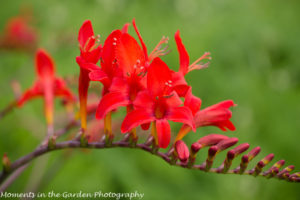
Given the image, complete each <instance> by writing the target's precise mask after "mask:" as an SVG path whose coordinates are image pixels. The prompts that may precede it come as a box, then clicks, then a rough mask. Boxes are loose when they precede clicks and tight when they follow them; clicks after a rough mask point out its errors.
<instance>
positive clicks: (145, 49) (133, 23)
mask: <svg viewBox="0 0 300 200" xmlns="http://www.w3.org/2000/svg"><path fill="white" fill-rule="evenodd" d="M132 25H133V27H134V30H135V32H136V34H137V36H138V37H139V40H140V42H141V45H142V48H143V51H144V55H145V59H146V61H148V53H147V47H146V45H145V43H144V41H143V38H142V36H141V34H140V31H139V30H138V28H137V26H136V24H135V19H133V20H132Z"/></svg>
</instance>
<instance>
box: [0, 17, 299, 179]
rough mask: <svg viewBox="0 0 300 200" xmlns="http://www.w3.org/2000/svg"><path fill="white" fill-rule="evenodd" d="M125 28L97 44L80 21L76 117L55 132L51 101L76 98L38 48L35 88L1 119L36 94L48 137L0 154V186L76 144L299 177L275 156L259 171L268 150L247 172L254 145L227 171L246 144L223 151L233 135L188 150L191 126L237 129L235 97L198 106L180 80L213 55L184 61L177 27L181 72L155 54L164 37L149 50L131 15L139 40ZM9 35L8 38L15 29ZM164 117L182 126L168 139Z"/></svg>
mask: <svg viewBox="0 0 300 200" xmlns="http://www.w3.org/2000/svg"><path fill="white" fill-rule="evenodd" d="M129 26H130V24H125V25H124V26H123V28H122V29H118V30H114V31H112V32H111V33H110V34H109V36H108V37H107V38H106V40H105V41H104V43H103V45H101V42H100V36H99V35H98V36H96V35H95V34H94V30H93V27H92V23H91V21H89V20H87V21H85V22H84V23H83V25H82V26H81V28H80V30H79V34H78V42H79V49H80V55H79V56H77V57H76V62H77V64H78V65H79V67H80V74H79V78H78V92H79V106H80V108H79V109H80V110H79V113H78V114H77V115H72V119H71V120H70V121H71V122H70V124H68V125H67V126H66V127H65V128H63V130H61V131H59V130H56V131H54V122H53V121H54V98H55V97H61V98H63V100H64V101H63V102H64V103H65V105H71V106H73V105H76V104H74V103H75V102H76V100H77V98H76V97H75V96H74V95H73V94H72V93H71V91H70V90H69V88H68V87H67V86H66V83H65V81H64V80H63V79H62V78H60V77H57V76H56V74H55V65H54V61H53V60H52V58H51V56H50V55H49V54H48V53H47V52H46V51H45V50H43V49H39V50H38V51H37V52H36V58H35V66H36V68H35V69H36V74H37V79H36V80H35V82H34V83H33V86H32V87H31V88H29V89H27V90H25V92H24V93H23V94H22V95H16V96H18V99H17V101H16V102H13V103H12V104H11V105H9V106H8V107H7V109H4V111H1V112H0V118H1V117H2V116H4V115H5V114H6V113H8V111H10V110H12V108H13V107H14V106H16V105H17V106H19V107H21V106H22V105H23V104H24V103H26V102H27V101H29V100H31V99H33V98H36V97H42V98H43V99H44V110H45V117H46V121H47V126H48V134H47V136H46V138H45V140H44V141H43V142H42V143H41V146H39V147H38V148H37V149H36V150H35V151H34V152H32V153H30V154H28V155H26V156H24V157H22V158H20V159H19V160H17V161H15V162H13V163H11V162H10V159H9V158H8V156H7V155H6V154H4V156H3V158H2V164H3V171H2V172H1V173H0V183H1V182H3V181H4V180H5V178H6V177H7V176H8V175H9V174H10V173H12V172H13V171H15V170H17V169H19V168H20V167H21V166H23V167H24V166H25V164H27V163H28V162H30V161H31V160H32V159H33V158H35V157H37V156H40V155H42V154H44V153H47V152H49V151H52V150H57V149H64V148H79V147H80V148H82V147H86V148H99V149H102V148H111V147H130V148H132V147H134V148H137V149H142V150H145V151H148V152H151V153H152V154H154V155H156V156H159V157H161V158H163V159H164V160H165V161H166V162H168V163H169V164H173V165H176V166H180V167H184V168H192V169H198V170H202V171H206V172H213V173H231V174H233V173H234V174H248V175H252V176H258V175H261V176H264V177H267V178H272V177H276V178H278V179H282V180H287V181H290V182H300V173H299V172H296V173H291V171H292V170H293V169H294V166H293V165H289V166H287V167H285V168H284V169H283V170H281V171H280V169H281V168H282V167H283V165H284V164H285V161H284V160H279V161H277V162H276V163H275V164H273V166H272V167H271V168H269V169H268V170H266V171H263V168H264V167H265V166H266V165H267V164H269V163H270V162H271V161H272V160H273V158H274V154H268V155H267V156H266V157H264V158H263V159H261V160H260V161H259V162H258V163H257V164H256V165H255V167H254V168H252V169H249V170H247V167H248V165H249V164H250V162H251V161H252V160H253V158H254V157H256V156H257V155H258V154H259V153H260V151H261V148H260V147H255V148H253V149H252V150H250V151H249V152H248V153H247V154H244V155H243V156H242V158H241V161H240V164H239V165H238V166H237V167H235V168H233V169H230V168H231V167H232V163H233V160H234V159H235V158H236V157H238V156H239V155H242V154H243V153H244V152H246V151H247V150H248V149H249V147H250V145H249V144H248V143H243V144H240V145H238V146H236V147H235V148H233V149H231V150H229V148H231V147H232V146H234V145H235V144H236V143H237V142H238V139H237V138H230V137H228V136H226V135H220V134H209V135H205V136H202V137H200V139H199V140H198V141H196V142H194V143H192V145H191V147H190V148H189V147H188V146H187V145H186V144H185V142H184V141H183V140H182V139H183V137H184V136H185V135H186V134H187V133H189V132H190V131H196V129H197V128H199V127H203V126H215V127H218V128H219V129H220V130H222V131H227V130H230V131H234V130H235V126H234V125H233V123H232V122H231V121H230V119H231V115H232V113H231V111H230V108H231V107H233V106H235V104H234V102H233V101H232V100H226V101H222V102H220V103H217V104H215V105H212V106H209V107H207V108H201V103H202V102H201V99H200V98H198V97H196V96H195V95H194V94H193V92H192V86H190V85H189V84H188V83H187V81H186V80H185V75H186V74H187V73H189V72H191V71H193V70H196V69H197V70H200V69H204V68H206V67H208V65H209V61H208V60H210V59H211V57H210V53H204V54H203V55H202V56H201V57H200V58H199V59H197V60H196V61H195V62H193V63H192V64H190V60H189V54H188V53H187V50H186V48H185V46H184V45H183V43H182V40H181V37H180V32H179V31H177V32H176V33H175V42H176V45H177V50H178V54H179V70H178V71H173V70H171V69H170V68H169V66H168V65H167V63H166V62H164V61H163V60H162V59H161V58H160V57H162V56H163V55H165V54H167V53H168V52H169V51H168V45H167V43H168V38H166V37H162V39H161V40H160V41H159V42H158V44H157V45H156V47H155V48H154V50H153V51H152V52H151V53H150V54H148V50H147V47H146V44H145V43H144V41H143V39H142V37H141V34H140V32H139V30H138V28H137V26H136V23H135V20H133V21H132V26H133V28H134V30H135V33H136V35H137V37H138V41H137V40H136V39H135V37H134V36H132V35H130V34H129V33H128V28H129ZM12 27H14V26H12ZM16 27H17V28H16V30H18V27H23V25H20V26H19V25H18V26H16ZM23 28H24V27H23ZM13 30H14V28H13ZM26 31H28V30H27V29H26V28H24V29H22V30H21V32H22V34H23V35H24V36H26V35H27V34H28V33H29V32H30V31H29V32H26ZM17 32H18V31H17ZM22 34H21V35H22ZM8 35H9V36H12V35H14V32H11V33H10V34H8ZM26 38H27V36H26V37H25V38H23V39H25V40H26ZM76 81H77V80H76ZM90 81H96V84H97V82H99V83H101V85H102V86H103V87H102V92H101V96H102V97H101V98H100V100H99V99H98V98H99V97H98V96H97V95H95V94H94V96H91V95H88V90H89V84H90ZM88 97H89V103H88ZM91 100H93V101H91ZM95 100H96V103H95ZM98 100H99V103H98ZM91 102H92V103H91ZM71 106H66V107H67V108H69V107H71ZM120 107H126V110H127V113H126V116H125V117H124V119H123V120H121V121H120V127H121V128H120V129H121V132H122V133H123V134H125V135H124V137H122V139H121V140H120V141H114V132H115V127H116V125H117V124H118V123H114V126H115V127H112V123H111V117H112V114H113V113H115V112H117V110H118V109H119V108H120ZM70 113H71V112H70ZM94 113H95V114H96V117H94V118H96V119H98V120H93V121H91V122H90V123H89V127H88V126H87V125H88V124H87V116H90V115H91V114H94ZM75 116H76V117H75ZM77 117H78V118H80V121H81V130H80V132H79V134H78V135H77V136H76V137H74V138H72V139H71V140H67V141H64V142H57V141H56V140H57V138H58V137H59V136H60V135H62V134H64V133H66V132H67V131H68V130H69V129H70V128H71V127H75V126H76V125H77V123H76V122H77V121H79V120H78V118H77ZM102 120H103V121H102ZM170 121H173V122H178V123H181V124H182V126H181V128H180V130H179V132H178V133H177V134H176V135H174V137H173V138H174V140H172V135H171V126H170V124H169V122H170ZM139 126H141V128H142V129H143V130H148V129H151V130H150V132H151V134H149V137H148V138H147V140H146V142H144V143H140V142H138V138H139V135H138V134H137V131H136V128H137V127H139ZM150 127H151V128H150ZM113 128H114V129H113ZM102 133H104V137H102ZM170 144H171V145H170ZM167 147H170V148H169V150H168V151H166V152H165V153H163V152H161V151H159V148H167ZM206 147H208V154H207V157H206V160H205V161H204V162H203V163H202V164H196V157H197V155H199V153H198V152H199V151H200V150H201V151H203V150H202V149H204V148H206ZM226 150H228V151H227V154H226V157H225V160H224V161H223V162H222V164H221V165H220V166H219V167H217V168H213V164H214V160H215V158H216V156H217V155H218V154H219V153H220V152H222V151H226Z"/></svg>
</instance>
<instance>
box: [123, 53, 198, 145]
mask: <svg viewBox="0 0 300 200" xmlns="http://www.w3.org/2000/svg"><path fill="white" fill-rule="evenodd" d="M171 79H172V72H171V70H170V69H169V67H168V66H167V65H166V64H165V63H164V62H163V61H162V60H161V59H160V58H155V59H154V60H153V62H152V63H151V64H150V66H149V68H148V76H147V90H144V91H142V92H140V93H138V95H137V97H136V99H135V101H134V107H135V109H134V110H133V111H132V112H130V113H128V114H127V116H126V117H125V119H124V121H123V123H122V127H121V131H122V133H126V132H128V131H130V130H131V129H133V128H135V127H137V126H139V125H142V124H147V123H150V122H154V125H155V127H154V130H155V133H156V134H155V135H154V137H155V138H156V142H157V144H158V145H159V146H160V147H161V148H166V147H167V146H168V145H169V142H170V138H171V129H170V125H169V123H168V120H171V121H174V122H181V123H184V124H187V125H188V126H190V127H192V128H193V129H194V128H195V124H194V121H193V114H192V112H191V110H190V109H189V108H188V107H186V106H182V107H180V105H181V104H182V101H181V100H180V98H179V97H178V95H177V94H176V92H174V91H173V90H172V81H171Z"/></svg>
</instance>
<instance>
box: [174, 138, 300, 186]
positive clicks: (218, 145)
mask: <svg viewBox="0 0 300 200" xmlns="http://www.w3.org/2000/svg"><path fill="white" fill-rule="evenodd" d="M237 142H238V139H237V138H229V137H227V136H224V135H219V134H210V135H207V136H204V137H202V138H200V139H199V140H198V141H197V142H195V143H193V144H192V145H191V148H190V149H189V148H188V146H187V145H186V144H185V143H184V142H183V141H182V140H178V141H176V143H175V145H174V152H173V153H172V154H171V156H172V160H173V161H176V160H178V159H179V160H180V162H179V163H177V164H178V165H181V166H185V167H189V168H197V169H200V170H202V171H207V172H208V171H210V172H216V173H235V174H249V175H253V176H258V175H261V176H264V177H267V178H272V177H276V178H278V179H283V180H287V181H290V182H300V172H296V173H293V174H290V172H291V171H292V170H293V169H294V166H293V165H290V166H287V167H285V168H284V169H283V170H281V171H280V169H281V168H282V167H283V165H284V164H285V161H284V160H279V161H278V162H276V163H275V164H274V165H272V166H271V167H270V168H269V169H268V170H266V171H263V168H264V167H265V166H266V165H267V164H269V163H270V162H271V161H272V160H273V158H274V154H269V155H267V156H266V157H264V158H263V159H261V160H260V161H259V162H258V163H257V164H256V165H255V167H254V168H253V169H250V170H246V169H247V167H248V164H249V163H250V162H251V161H252V160H253V159H254V158H255V157H256V156H257V155H258V154H259V153H260V151H261V148H260V147H255V148H253V149H252V150H251V151H249V153H247V154H245V155H243V156H242V158H241V162H240V164H239V166H238V167H236V168H234V169H232V170H230V167H231V165H232V161H233V160H234V159H235V158H237V157H238V156H239V155H241V154H243V153H244V152H245V151H247V150H248V149H249V147H250V145H249V144H248V143H243V144H240V145H238V146H237V147H235V148H233V149H231V150H229V151H228V152H227V154H226V158H225V160H224V161H223V163H222V164H221V165H220V166H219V167H217V168H212V166H213V163H214V160H215V158H216V156H217V154H218V153H220V152H222V151H224V150H226V149H228V148H230V147H232V146H234V145H235V144H236V143H237ZM204 147H209V149H208V155H207V158H206V160H205V161H204V163H202V164H201V165H196V164H195V160H196V156H197V153H198V152H199V150H200V149H202V148H204Z"/></svg>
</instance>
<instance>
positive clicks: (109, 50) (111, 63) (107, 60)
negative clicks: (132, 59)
mask: <svg viewBox="0 0 300 200" xmlns="http://www.w3.org/2000/svg"><path fill="white" fill-rule="evenodd" d="M121 35H122V32H121V31H120V30H115V31H113V32H111V34H109V36H108V37H107V38H106V40H105V42H104V45H103V50H102V61H101V67H102V70H103V71H104V72H105V73H106V74H107V75H108V76H109V77H110V78H112V77H113V76H114V74H115V68H116V47H117V43H119V41H120V38H121Z"/></svg>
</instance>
